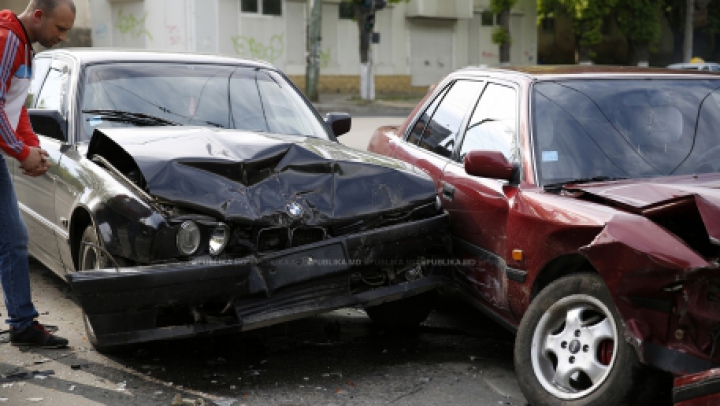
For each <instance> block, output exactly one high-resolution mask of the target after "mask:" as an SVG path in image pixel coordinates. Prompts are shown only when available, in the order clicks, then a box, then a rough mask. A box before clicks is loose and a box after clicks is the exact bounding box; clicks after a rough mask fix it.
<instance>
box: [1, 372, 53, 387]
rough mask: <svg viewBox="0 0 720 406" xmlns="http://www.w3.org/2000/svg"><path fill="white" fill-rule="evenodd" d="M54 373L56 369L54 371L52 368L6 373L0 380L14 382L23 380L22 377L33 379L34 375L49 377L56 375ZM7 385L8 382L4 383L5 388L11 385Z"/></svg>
mask: <svg viewBox="0 0 720 406" xmlns="http://www.w3.org/2000/svg"><path fill="white" fill-rule="evenodd" d="M54 374H55V371H53V370H51V369H48V370H46V371H31V372H18V373H16V374H10V375H6V376H4V377H0V382H3V383H4V382H14V381H19V380H22V379H32V378H33V377H38V376H43V377H47V376H48V375H54ZM39 379H43V378H39ZM5 385H7V384H5V383H4V384H3V388H6V387H9V386H5ZM9 385H10V386H12V384H9Z"/></svg>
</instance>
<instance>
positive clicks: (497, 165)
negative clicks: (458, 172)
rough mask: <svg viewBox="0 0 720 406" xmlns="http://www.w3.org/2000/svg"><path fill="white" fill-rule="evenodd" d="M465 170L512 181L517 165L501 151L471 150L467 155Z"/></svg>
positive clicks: (472, 173) (473, 173)
mask: <svg viewBox="0 0 720 406" xmlns="http://www.w3.org/2000/svg"><path fill="white" fill-rule="evenodd" d="M464 161H465V172H467V173H468V175H472V176H481V177H483V178H491V179H501V180H507V181H510V180H511V179H512V178H513V174H514V172H515V166H514V165H513V164H512V163H510V161H508V160H507V158H505V155H503V154H502V152H500V151H470V152H468V153H467V155H465V159H464Z"/></svg>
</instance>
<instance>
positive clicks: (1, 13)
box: [0, 0, 75, 348]
mask: <svg viewBox="0 0 720 406" xmlns="http://www.w3.org/2000/svg"><path fill="white" fill-rule="evenodd" d="M74 23H75V4H74V3H73V2H72V0H31V1H30V4H28V7H27V8H26V9H25V11H23V13H22V14H20V15H19V16H16V15H15V14H13V12H11V11H10V10H0V149H2V151H3V152H5V154H6V155H7V156H9V157H11V158H14V159H16V160H17V161H18V162H19V163H20V168H21V169H22V172H23V174H24V175H26V176H31V177H37V176H41V175H42V174H44V173H45V171H47V170H48V168H49V166H50V165H49V163H48V161H47V152H45V150H43V149H42V148H40V143H39V141H38V137H37V135H35V133H34V132H33V129H32V127H31V126H30V120H29V118H28V115H27V110H25V99H26V98H27V95H28V90H29V89H30V80H31V79H32V58H33V48H32V44H34V43H36V42H37V43H39V44H40V45H42V46H44V47H47V48H50V47H52V46H53V45H56V44H58V43H59V42H61V41H65V40H66V39H67V33H68V31H70V30H71V29H72V27H73V24H74ZM6 159H7V157H3V156H0V283H1V284H2V289H3V294H4V296H5V307H6V308H7V312H8V318H7V320H5V322H6V323H8V324H9V325H10V343H11V344H12V345H14V346H37V347H43V348H62V347H66V346H67V344H68V340H66V339H64V338H62V337H58V336H55V335H52V334H51V333H50V332H48V331H47V329H45V327H44V326H43V325H42V324H40V323H38V322H37V320H35V318H36V317H38V312H37V310H35V306H34V305H33V303H32V297H31V295H30V275H29V272H28V250H27V244H28V234H27V229H26V228H25V223H24V222H23V220H22V217H20V209H19V208H18V202H17V197H16V196H15V191H14V188H13V185H12V181H11V179H10V174H9V172H8V168H7V163H6V162H5V161H6Z"/></svg>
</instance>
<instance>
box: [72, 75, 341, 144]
mask: <svg viewBox="0 0 720 406" xmlns="http://www.w3.org/2000/svg"><path fill="white" fill-rule="evenodd" d="M86 72H87V73H86V75H85V78H86V79H85V80H86V83H85V86H83V89H84V94H83V98H82V110H113V111H121V112H127V113H133V114H135V113H140V114H145V115H151V116H154V117H157V118H160V119H163V120H168V121H171V122H173V123H177V124H179V125H192V126H211V127H221V128H231V129H241V130H248V131H261V132H271V133H277V134H286V135H302V136H310V137H316V138H322V139H329V138H330V136H329V134H328V132H327V129H326V126H325V124H324V123H323V122H322V121H321V120H320V118H319V117H318V116H317V115H316V114H315V112H314V111H313V110H312V108H311V107H310V106H309V105H308V104H307V103H305V100H304V99H303V98H302V96H300V95H299V94H298V92H297V90H296V89H295V88H294V87H293V86H292V85H290V83H288V81H287V80H286V79H285V78H284V77H283V76H282V75H280V74H277V73H275V72H273V71H270V70H266V69H258V68H255V67H249V66H241V65H209V64H179V63H125V64H120V63H116V64H107V65H95V66H90V67H88V69H87V71H86ZM83 123H84V134H83V135H82V137H81V139H83V140H88V139H89V138H90V136H91V135H92V133H93V131H94V129H95V128H103V127H120V126H131V125H137V124H136V123H133V122H131V121H127V120H125V121H123V120H113V119H111V118H110V117H107V116H103V115H102V114H98V113H85V114H84V116H83Z"/></svg>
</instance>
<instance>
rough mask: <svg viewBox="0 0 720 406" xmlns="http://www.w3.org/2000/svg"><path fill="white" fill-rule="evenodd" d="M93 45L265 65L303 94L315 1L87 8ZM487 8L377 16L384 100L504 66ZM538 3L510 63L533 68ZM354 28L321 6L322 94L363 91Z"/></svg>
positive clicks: (521, 14) (425, 2)
mask: <svg viewBox="0 0 720 406" xmlns="http://www.w3.org/2000/svg"><path fill="white" fill-rule="evenodd" d="M85 1H88V2H89V12H90V15H91V16H92V26H91V27H92V44H93V46H96V47H127V48H140V49H154V50H168V51H194V52H210V53H221V54H230V55H238V56H241V57H246V58H255V59H263V60H267V61H269V62H271V63H273V64H274V65H276V66H277V67H279V68H280V69H282V70H283V71H285V73H286V74H288V76H290V77H291V79H293V81H295V83H296V84H297V85H298V86H299V87H301V88H304V82H305V67H306V55H307V40H306V38H307V21H308V14H309V10H310V7H309V2H308V0H85ZM489 4H490V0H411V1H410V2H409V3H401V4H398V5H394V6H393V5H389V6H388V7H386V8H385V9H383V10H380V11H378V12H377V13H376V17H377V19H376V23H375V31H376V32H379V33H380V43H379V44H375V45H373V46H372V55H373V56H372V58H373V62H374V72H375V88H376V90H377V92H378V93H404V92H412V91H423V92H424V91H425V90H426V89H427V86H428V85H430V84H432V83H436V82H437V81H439V80H440V79H441V78H442V77H443V76H444V75H446V74H448V73H450V72H452V71H453V70H455V69H458V68H461V67H464V66H467V65H480V64H486V65H497V64H498V46H497V45H495V44H493V43H492V41H491V39H490V38H491V34H492V30H493V28H494V27H495V25H496V24H497V18H496V16H494V15H493V14H492V12H490V11H489ZM536 15H537V11H536V4H535V0H519V1H518V4H517V6H516V7H515V8H514V9H513V12H512V16H511V35H512V36H513V46H512V48H511V63H512V64H534V63H536V59H537V58H536V55H537V50H536V43H537V40H536V35H537V26H536ZM358 37H359V34H358V27H357V22H355V21H353V20H352V12H351V11H350V12H348V9H347V7H345V6H342V5H341V1H340V0H324V2H323V15H322V42H321V45H320V49H321V53H320V64H321V68H320V88H319V91H320V92H341V93H346V92H357V91H358V87H359V83H360V79H359V73H360V51H359V38H358Z"/></svg>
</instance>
